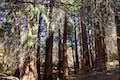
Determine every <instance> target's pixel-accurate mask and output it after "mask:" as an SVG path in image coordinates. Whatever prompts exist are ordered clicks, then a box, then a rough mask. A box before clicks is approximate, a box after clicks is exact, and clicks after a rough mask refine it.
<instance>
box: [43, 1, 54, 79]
mask: <svg viewBox="0 0 120 80" xmlns="http://www.w3.org/2000/svg"><path fill="white" fill-rule="evenodd" d="M53 6H54V0H50V5H49V8H50V10H49V22H50V24H49V27H48V29H49V30H48V37H47V39H46V54H45V75H44V80H52V50H53V31H52V25H51V23H52V12H53Z"/></svg>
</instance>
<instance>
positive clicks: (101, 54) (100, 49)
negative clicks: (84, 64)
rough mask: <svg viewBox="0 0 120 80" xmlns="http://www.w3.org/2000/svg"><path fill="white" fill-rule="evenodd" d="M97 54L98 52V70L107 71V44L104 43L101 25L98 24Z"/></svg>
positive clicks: (96, 63) (96, 34) (96, 61)
mask: <svg viewBox="0 0 120 80" xmlns="http://www.w3.org/2000/svg"><path fill="white" fill-rule="evenodd" d="M95 29H96V32H95V52H96V60H95V68H96V70H98V71H99V70H100V71H102V70H105V69H106V53H105V43H104V38H103V37H104V36H102V34H103V33H104V32H103V31H101V27H100V23H99V22H97V23H96V24H95Z"/></svg>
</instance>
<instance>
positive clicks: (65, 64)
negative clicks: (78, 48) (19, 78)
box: [62, 15, 68, 80]
mask: <svg viewBox="0 0 120 80" xmlns="http://www.w3.org/2000/svg"><path fill="white" fill-rule="evenodd" d="M67 26H68V22H67V16H66V15H65V21H64V31H63V67H62V68H63V80H68V61H67V60H68V59H67V57H68V54H67Z"/></svg>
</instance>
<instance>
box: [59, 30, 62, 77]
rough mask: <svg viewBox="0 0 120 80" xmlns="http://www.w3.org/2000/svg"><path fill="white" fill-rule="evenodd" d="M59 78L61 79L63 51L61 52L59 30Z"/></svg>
mask: <svg viewBox="0 0 120 80" xmlns="http://www.w3.org/2000/svg"><path fill="white" fill-rule="evenodd" d="M58 53H59V67H58V68H59V78H61V79H62V60H63V50H62V43H61V34H60V29H59V51H58Z"/></svg>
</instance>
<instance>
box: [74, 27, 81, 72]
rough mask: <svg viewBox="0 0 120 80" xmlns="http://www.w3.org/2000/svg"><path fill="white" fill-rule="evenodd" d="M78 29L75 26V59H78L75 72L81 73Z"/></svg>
mask: <svg viewBox="0 0 120 80" xmlns="http://www.w3.org/2000/svg"><path fill="white" fill-rule="evenodd" d="M76 29H77V27H76V25H75V30H74V36H75V57H76V63H75V72H78V71H79V64H80V63H79V56H78V45H77V31H76Z"/></svg>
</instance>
